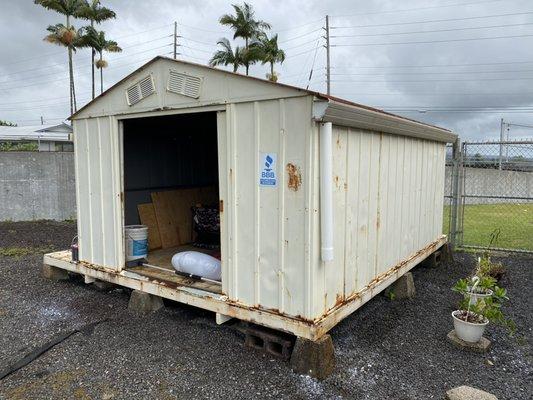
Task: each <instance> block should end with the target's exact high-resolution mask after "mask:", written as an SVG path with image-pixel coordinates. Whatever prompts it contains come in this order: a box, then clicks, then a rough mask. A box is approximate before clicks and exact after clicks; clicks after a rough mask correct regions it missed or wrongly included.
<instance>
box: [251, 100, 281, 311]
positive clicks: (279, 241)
mask: <svg viewBox="0 0 533 400" xmlns="http://www.w3.org/2000/svg"><path fill="white" fill-rule="evenodd" d="M278 104H279V125H280V129H279V150H278V151H279V158H278V160H279V161H278V168H281V169H280V170H279V171H280V173H279V186H278V188H279V189H278V210H279V216H278V220H279V225H278V246H279V247H278V309H279V310H280V312H282V313H285V193H286V190H285V167H284V166H285V162H286V161H285V137H286V130H285V100H284V99H279V101H278ZM256 176H257V175H256Z"/></svg>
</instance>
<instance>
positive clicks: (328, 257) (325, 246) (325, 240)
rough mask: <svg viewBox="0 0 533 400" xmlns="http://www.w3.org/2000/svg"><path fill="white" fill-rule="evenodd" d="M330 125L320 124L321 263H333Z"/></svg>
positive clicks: (327, 123) (326, 123)
mask: <svg viewBox="0 0 533 400" xmlns="http://www.w3.org/2000/svg"><path fill="white" fill-rule="evenodd" d="M332 131H333V129H332V123H331V122H321V123H320V237H321V242H322V243H321V254H322V261H324V262H325V261H333V159H332V154H333V152H332V140H333V135H332Z"/></svg>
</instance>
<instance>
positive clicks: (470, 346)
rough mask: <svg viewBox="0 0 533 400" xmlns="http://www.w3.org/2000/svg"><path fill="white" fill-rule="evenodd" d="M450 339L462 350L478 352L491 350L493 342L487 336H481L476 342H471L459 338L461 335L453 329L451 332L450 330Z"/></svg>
mask: <svg viewBox="0 0 533 400" xmlns="http://www.w3.org/2000/svg"><path fill="white" fill-rule="evenodd" d="M447 337H448V341H449V342H450V343H451V344H453V345H454V346H455V347H458V348H459V349H462V350H468V351H474V352H476V353H486V352H487V351H489V350H490V345H491V342H490V340H489V339H487V338H486V337H481V339H480V340H479V342H476V343H470V342H465V341H464V340H462V339H459V337H458V336H457V335H456V334H455V330H454V329H452V330H451V331H450V332H448V336H447Z"/></svg>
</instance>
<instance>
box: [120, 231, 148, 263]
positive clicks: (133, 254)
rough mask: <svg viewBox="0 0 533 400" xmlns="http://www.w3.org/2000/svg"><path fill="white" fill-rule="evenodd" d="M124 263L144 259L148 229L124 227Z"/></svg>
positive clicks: (146, 251)
mask: <svg viewBox="0 0 533 400" xmlns="http://www.w3.org/2000/svg"><path fill="white" fill-rule="evenodd" d="M124 236H125V237H126V261H132V260H138V259H140V258H146V256H147V255H148V227H147V226H146V225H128V226H126V227H125V235H124Z"/></svg>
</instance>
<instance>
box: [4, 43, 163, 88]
mask: <svg viewBox="0 0 533 400" xmlns="http://www.w3.org/2000/svg"><path fill="white" fill-rule="evenodd" d="M170 45H171V44H170V43H169V44H166V45H164V46H160V47H154V48H151V49H147V50H143V51H139V52H137V53H134V54H129V55H125V56H123V57H117V58H115V60H118V59H122V58H131V56H132V55H135V54H142V53H146V52H149V51H154V50H158V49H161V48H165V47H169V46H170ZM139 61H142V60H138V61H136V62H139ZM131 64H133V63H128V64H122V65H121V66H120V67H123V66H126V65H131ZM116 68H119V66H116V67H111V68H108V70H113V69H116ZM82 75H84V76H85V74H82ZM77 77H79V75H78V76H77ZM61 81H65V79H63V78H60V79H54V80H47V81H37V82H32V83H29V84H28V85H23V86H13V87H0V91H2V90H5V91H9V90H13V89H22V88H26V87H31V86H35V85H40V84H46V83H54V82H61ZM2 83H10V82H2Z"/></svg>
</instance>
